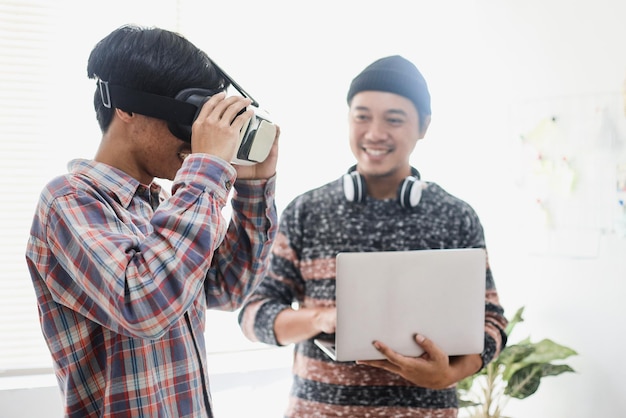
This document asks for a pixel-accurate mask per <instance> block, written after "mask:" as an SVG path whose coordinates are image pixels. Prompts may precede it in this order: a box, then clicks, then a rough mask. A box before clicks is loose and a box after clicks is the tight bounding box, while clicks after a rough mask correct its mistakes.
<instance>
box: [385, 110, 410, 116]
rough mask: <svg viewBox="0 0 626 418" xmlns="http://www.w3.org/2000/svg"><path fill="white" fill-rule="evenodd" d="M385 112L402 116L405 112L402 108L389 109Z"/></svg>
mask: <svg viewBox="0 0 626 418" xmlns="http://www.w3.org/2000/svg"><path fill="white" fill-rule="evenodd" d="M385 114H391V115H402V116H406V115H407V113H406V112H405V111H404V110H402V109H389V110H387V111H386V112H385Z"/></svg>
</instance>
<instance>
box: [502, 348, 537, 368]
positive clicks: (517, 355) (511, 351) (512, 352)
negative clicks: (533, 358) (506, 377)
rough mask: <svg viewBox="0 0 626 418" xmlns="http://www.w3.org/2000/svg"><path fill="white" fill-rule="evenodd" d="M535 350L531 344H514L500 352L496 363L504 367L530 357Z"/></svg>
mask: <svg viewBox="0 0 626 418" xmlns="http://www.w3.org/2000/svg"><path fill="white" fill-rule="evenodd" d="M535 350H536V348H535V346H534V345H532V344H522V343H520V344H515V345H509V346H507V347H505V348H504V350H502V352H501V353H500V356H499V357H498V362H499V363H501V364H504V365H505V366H507V365H509V364H512V363H517V362H519V361H522V360H524V359H525V358H527V357H528V356H530V355H531V354H532V353H533V352H534V351H535Z"/></svg>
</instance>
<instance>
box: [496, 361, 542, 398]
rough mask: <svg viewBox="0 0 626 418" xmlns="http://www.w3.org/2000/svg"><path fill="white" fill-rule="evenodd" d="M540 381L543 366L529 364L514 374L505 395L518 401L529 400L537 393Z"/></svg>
mask: <svg viewBox="0 0 626 418" xmlns="http://www.w3.org/2000/svg"><path fill="white" fill-rule="evenodd" d="M540 380H541V364H529V365H527V366H524V367H522V368H521V369H519V370H517V371H516V372H515V373H513V375H512V376H511V378H510V379H509V381H508V384H507V386H506V388H505V389H504V394H505V395H509V396H511V397H513V398H517V399H524V398H527V397H529V396H530V395H532V394H533V393H535V392H536V391H537V389H538V388H539V382H540Z"/></svg>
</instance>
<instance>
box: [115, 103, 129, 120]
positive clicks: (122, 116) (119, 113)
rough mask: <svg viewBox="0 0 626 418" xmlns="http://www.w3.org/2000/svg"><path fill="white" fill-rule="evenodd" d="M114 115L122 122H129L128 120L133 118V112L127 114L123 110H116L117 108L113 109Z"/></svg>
mask: <svg viewBox="0 0 626 418" xmlns="http://www.w3.org/2000/svg"><path fill="white" fill-rule="evenodd" d="M115 114H116V115H117V117H118V118H120V119H122V120H123V121H124V122H128V121H130V119H131V118H132V117H133V112H127V111H125V110H122V109H118V108H117V107H116V108H115Z"/></svg>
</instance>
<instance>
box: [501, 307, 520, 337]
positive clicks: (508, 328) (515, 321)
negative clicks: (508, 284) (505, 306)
mask: <svg viewBox="0 0 626 418" xmlns="http://www.w3.org/2000/svg"><path fill="white" fill-rule="evenodd" d="M523 313H524V306H522V307H521V308H519V309H518V310H517V312H515V315H514V316H513V318H511V319H510V320H509V323H508V325H507V326H506V328H505V332H506V335H511V332H513V328H515V325H517V324H518V323H519V322H524V318H523V317H522V314H523Z"/></svg>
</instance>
